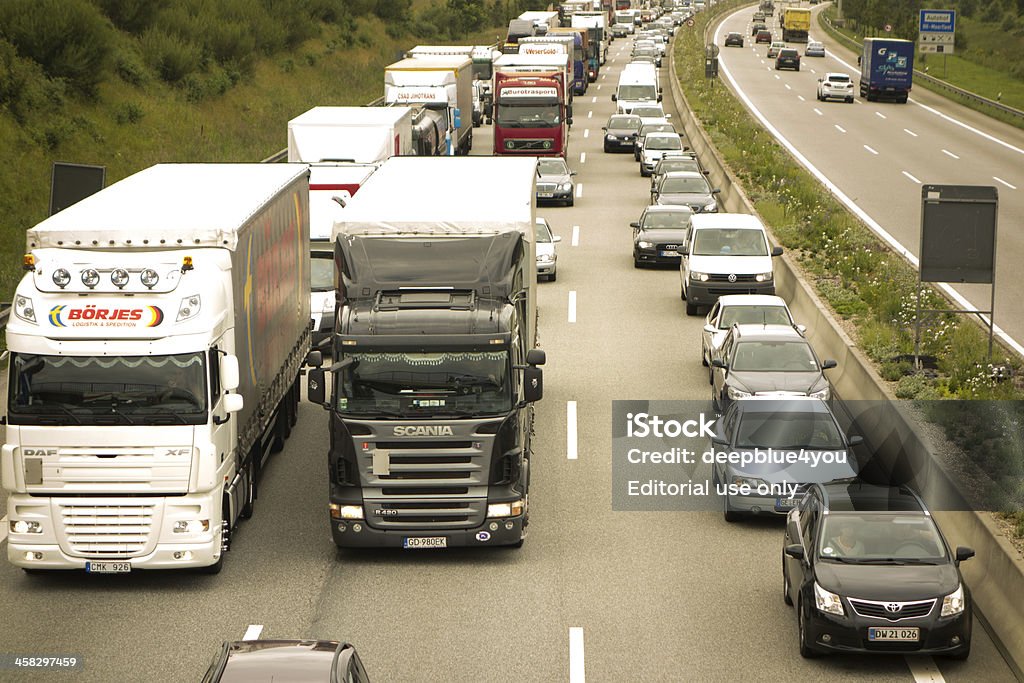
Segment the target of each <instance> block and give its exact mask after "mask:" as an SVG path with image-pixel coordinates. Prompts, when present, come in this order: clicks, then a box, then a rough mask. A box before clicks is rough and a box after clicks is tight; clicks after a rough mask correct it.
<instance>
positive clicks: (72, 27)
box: [0, 0, 113, 96]
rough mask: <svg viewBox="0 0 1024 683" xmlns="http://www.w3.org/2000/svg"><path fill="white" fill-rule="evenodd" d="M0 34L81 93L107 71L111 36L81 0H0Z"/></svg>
mask: <svg viewBox="0 0 1024 683" xmlns="http://www.w3.org/2000/svg"><path fill="white" fill-rule="evenodd" d="M0 35H3V36H4V37H6V38H7V39H8V40H9V41H10V42H11V43H12V44H13V45H14V46H15V47H17V49H18V53H19V54H21V55H23V56H25V57H28V58H30V59H32V60H33V61H35V62H36V63H38V64H39V65H40V66H41V67H42V68H43V72H44V73H46V75H48V76H49V77H51V78H61V79H64V80H65V81H66V82H67V83H68V85H69V86H70V87H71V88H73V89H74V90H76V91H78V92H79V93H81V94H83V95H87V96H92V95H95V92H96V86H97V85H99V83H100V82H101V81H102V80H103V78H104V77H105V75H106V73H107V68H108V63H109V60H110V54H111V44H112V39H113V35H112V33H111V30H110V25H109V24H108V23H107V20H106V19H105V18H104V17H103V15H102V14H101V13H100V11H99V10H98V9H97V8H96V6H95V5H92V4H91V3H89V2H86V0H4V1H3V2H0Z"/></svg>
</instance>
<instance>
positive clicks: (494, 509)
mask: <svg viewBox="0 0 1024 683" xmlns="http://www.w3.org/2000/svg"><path fill="white" fill-rule="evenodd" d="M521 514H523V501H522V500H514V501H512V502H511V503H488V505H487V518H488V519H491V518H493V517H518V516H519V515H521Z"/></svg>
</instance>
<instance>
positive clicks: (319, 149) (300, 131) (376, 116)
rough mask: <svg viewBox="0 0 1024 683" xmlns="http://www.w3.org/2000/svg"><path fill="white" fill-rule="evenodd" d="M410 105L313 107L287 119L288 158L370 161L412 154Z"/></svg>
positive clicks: (314, 160)
mask: <svg viewBox="0 0 1024 683" xmlns="http://www.w3.org/2000/svg"><path fill="white" fill-rule="evenodd" d="M412 122H413V110H412V109H411V108H410V107H313V108H312V109H310V110H309V111H307V112H305V113H303V114H301V115H299V116H297V117H295V118H294V119H292V120H291V121H289V122H288V161H292V162H305V163H316V162H320V161H347V162H352V163H358V164H369V163H374V162H379V161H384V160H385V159H387V158H388V157H392V156H405V155H410V154H415V147H414V145H413V136H412Z"/></svg>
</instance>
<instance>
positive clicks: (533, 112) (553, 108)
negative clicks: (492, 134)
mask: <svg viewBox="0 0 1024 683" xmlns="http://www.w3.org/2000/svg"><path fill="white" fill-rule="evenodd" d="M558 110H559V107H558V104H557V103H551V104H540V103H530V104H527V103H523V104H520V103H518V102H517V103H515V104H509V103H508V102H502V103H500V104H498V113H497V115H496V116H495V118H496V119H497V123H498V125H499V126H504V127H505V128H553V127H555V126H558V125H560V124H561V122H562V119H561V117H560V116H559V111H558Z"/></svg>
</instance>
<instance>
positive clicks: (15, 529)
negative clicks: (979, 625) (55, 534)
mask: <svg viewBox="0 0 1024 683" xmlns="http://www.w3.org/2000/svg"><path fill="white" fill-rule="evenodd" d="M10 528H11V533H12V534H41V533H43V525H42V524H41V523H39V522H36V521H32V520H24V519H19V520H17V521H15V520H11V524H10ZM943 609H945V608H943Z"/></svg>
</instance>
